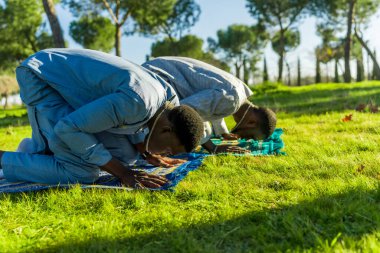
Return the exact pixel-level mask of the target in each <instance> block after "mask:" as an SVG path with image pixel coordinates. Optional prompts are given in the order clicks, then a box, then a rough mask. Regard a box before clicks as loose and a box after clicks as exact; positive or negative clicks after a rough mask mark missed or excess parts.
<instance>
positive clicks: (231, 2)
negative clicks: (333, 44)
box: [57, 0, 380, 76]
mask: <svg viewBox="0 0 380 253" xmlns="http://www.w3.org/2000/svg"><path fill="white" fill-rule="evenodd" d="M196 2H197V3H198V4H199V5H200V7H201V15H200V18H199V21H198V22H197V23H196V25H195V26H194V27H192V28H191V30H190V33H191V34H195V35H197V36H199V37H201V38H202V39H203V40H204V41H205V43H204V45H205V46H207V42H206V41H207V38H208V37H213V38H216V32H217V31H218V30H220V29H226V28H227V27H228V26H229V25H232V24H245V25H252V24H254V22H255V20H254V19H253V18H252V17H251V16H250V15H249V13H248V9H247V8H246V7H245V4H246V1H245V0H196ZM57 14H58V18H59V21H60V23H61V26H62V29H63V30H64V33H65V39H66V40H67V41H68V42H69V47H71V48H81V46H80V45H78V44H76V43H75V42H74V41H73V40H72V39H71V37H70V36H69V34H68V33H69V24H70V22H71V21H72V20H73V17H72V15H71V14H70V12H69V11H68V10H67V9H64V8H62V7H61V6H59V5H58V6H57ZM379 24H380V12H379V13H378V14H376V15H374V16H373V17H372V19H371V22H370V25H369V28H368V29H367V31H366V32H365V33H364V37H365V39H366V40H368V41H369V42H370V43H369V45H370V47H371V48H376V49H377V51H378V52H379V53H380V26H379ZM299 29H300V32H301V44H300V46H299V47H298V48H297V49H296V50H295V51H293V52H290V53H289V54H288V55H287V60H288V62H289V65H290V67H291V69H292V71H291V72H293V73H296V65H297V58H298V57H299V58H300V60H301V63H302V74H303V75H314V72H315V57H314V49H315V48H316V47H317V46H318V45H319V44H320V43H321V39H320V38H319V37H318V36H317V35H316V20H315V19H314V18H307V19H305V20H304V21H303V22H302V23H301V24H300V25H299ZM154 41H155V39H152V38H147V37H142V36H139V35H133V36H129V37H126V36H124V37H123V38H122V57H123V58H126V59H128V60H131V61H133V62H135V63H138V64H141V63H143V62H144V61H145V57H146V55H147V54H149V53H150V47H151V44H152V43H153V42H154ZM264 54H265V57H266V58H267V62H268V68H269V71H270V73H275V74H274V75H276V74H277V61H278V57H277V55H276V54H275V53H274V52H273V50H272V49H271V46H270V43H269V44H268V46H267V47H266V49H265V53H264ZM261 65H262V64H261V63H260V64H259V66H258V67H262V66H261ZM354 69H355V68H354V66H353V72H354ZM330 71H333V69H332V65H331V66H330ZM353 74H354V73H353ZM274 75H273V74H272V76H274Z"/></svg>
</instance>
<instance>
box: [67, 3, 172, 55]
mask: <svg viewBox="0 0 380 253" xmlns="http://www.w3.org/2000/svg"><path fill="white" fill-rule="evenodd" d="M62 3H63V4H64V5H65V6H67V7H68V8H69V9H70V11H71V12H72V14H73V15H74V16H75V17H78V18H80V17H82V16H104V17H107V18H108V19H110V21H111V22H112V23H113V25H114V33H115V39H114V42H115V45H114V47H115V53H116V55H119V56H120V55H121V37H122V35H123V34H124V35H131V34H133V33H135V32H139V31H141V30H142V29H141V27H142V26H144V25H146V24H151V26H153V27H154V26H156V25H159V24H161V23H163V22H164V21H165V20H166V19H167V18H168V17H169V15H170V14H171V13H172V11H173V7H174V4H175V0H128V1H120V0H62ZM83 32H86V31H83Z"/></svg>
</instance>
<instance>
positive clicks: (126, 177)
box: [100, 158, 168, 188]
mask: <svg viewBox="0 0 380 253" xmlns="http://www.w3.org/2000/svg"><path fill="white" fill-rule="evenodd" d="M100 168H101V169H102V170H105V171H107V172H109V173H111V174H112V175H114V176H116V177H118V178H119V179H120V181H121V183H122V184H123V185H125V186H127V187H132V188H145V187H148V188H159V187H161V186H163V185H164V184H166V183H167V182H168V180H167V179H166V178H164V177H161V176H157V175H150V174H148V173H145V172H141V171H134V170H131V169H128V168H126V167H125V166H124V165H123V164H122V163H121V162H120V161H119V160H117V159H115V158H112V159H111V160H110V161H109V162H108V163H106V164H105V165H103V166H100Z"/></svg>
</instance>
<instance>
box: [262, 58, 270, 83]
mask: <svg viewBox="0 0 380 253" xmlns="http://www.w3.org/2000/svg"><path fill="white" fill-rule="evenodd" d="M268 80H269V76H268V67H267V58H266V57H264V72H263V82H264V83H265V82H268Z"/></svg>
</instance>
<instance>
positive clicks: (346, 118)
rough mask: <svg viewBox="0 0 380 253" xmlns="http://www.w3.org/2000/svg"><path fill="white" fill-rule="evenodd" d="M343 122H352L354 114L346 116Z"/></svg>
mask: <svg viewBox="0 0 380 253" xmlns="http://www.w3.org/2000/svg"><path fill="white" fill-rule="evenodd" d="M342 121H343V122H348V121H352V113H351V114H348V115H346V116H344V118H343V119H342Z"/></svg>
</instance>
